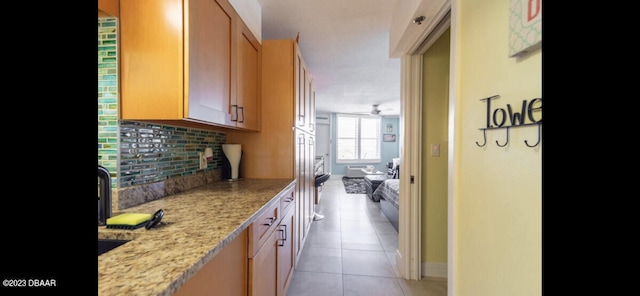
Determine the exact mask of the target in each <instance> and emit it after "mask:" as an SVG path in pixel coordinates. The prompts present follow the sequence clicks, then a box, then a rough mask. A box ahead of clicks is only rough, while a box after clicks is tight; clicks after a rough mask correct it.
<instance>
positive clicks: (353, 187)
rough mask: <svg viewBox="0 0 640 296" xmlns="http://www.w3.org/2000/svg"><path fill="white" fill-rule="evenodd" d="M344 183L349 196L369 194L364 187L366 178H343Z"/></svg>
mask: <svg viewBox="0 0 640 296" xmlns="http://www.w3.org/2000/svg"><path fill="white" fill-rule="evenodd" d="M342 183H344V190H346V191H347V193H349V194H367V191H366V189H365V187H364V178H347V177H342Z"/></svg>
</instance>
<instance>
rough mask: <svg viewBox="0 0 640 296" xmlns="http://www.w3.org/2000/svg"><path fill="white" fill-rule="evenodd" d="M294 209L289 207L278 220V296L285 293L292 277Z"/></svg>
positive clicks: (294, 255) (294, 254)
mask: <svg viewBox="0 0 640 296" xmlns="http://www.w3.org/2000/svg"><path fill="white" fill-rule="evenodd" d="M294 213H295V209H294V207H290V208H289V210H288V211H287V213H284V215H283V218H282V221H281V222H280V229H278V231H279V232H280V235H281V237H280V242H279V244H278V294H277V295H278V296H284V295H286V294H287V289H288V288H289V283H290V282H291V277H293V268H294V267H295V257H296V253H295V252H294V248H293V242H294V240H295V236H294V227H295V225H296V220H295V216H294Z"/></svg>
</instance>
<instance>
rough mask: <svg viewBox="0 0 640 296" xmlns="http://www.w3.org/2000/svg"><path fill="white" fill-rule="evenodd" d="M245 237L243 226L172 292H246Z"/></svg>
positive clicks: (194, 295) (190, 295)
mask: <svg viewBox="0 0 640 296" xmlns="http://www.w3.org/2000/svg"><path fill="white" fill-rule="evenodd" d="M247 241H248V240H247V230H245V231H243V232H242V233H241V234H240V235H239V236H238V237H236V238H235V239H234V240H233V241H232V242H231V243H229V244H228V245H227V246H226V247H224V249H222V251H221V252H220V253H218V254H217V255H216V256H215V257H213V259H211V261H209V262H208V263H207V264H206V265H205V266H203V267H202V269H200V271H198V273H196V274H195V275H194V276H192V277H191V278H190V279H189V280H188V281H187V282H186V283H185V284H184V285H183V286H182V287H180V289H178V291H176V293H174V294H173V295H176V296H199V295H247V277H248V271H247V246H248V242H247Z"/></svg>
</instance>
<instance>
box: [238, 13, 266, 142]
mask: <svg viewBox="0 0 640 296" xmlns="http://www.w3.org/2000/svg"><path fill="white" fill-rule="evenodd" d="M238 23H239V24H238V27H239V34H238V53H239V54H238V80H237V93H236V96H235V101H233V98H232V101H231V118H232V121H234V122H235V123H236V126H238V127H241V128H245V129H249V130H254V131H259V130H260V127H261V122H262V120H261V118H262V105H261V104H262V98H261V94H262V86H261V85H262V84H261V82H262V75H261V74H262V72H261V69H262V46H261V45H260V43H259V42H258V39H257V38H256V37H255V36H254V35H253V33H252V32H251V30H250V29H249V27H247V25H246V24H245V23H244V22H242V21H241V19H240V18H238Z"/></svg>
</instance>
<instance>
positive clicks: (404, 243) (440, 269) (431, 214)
mask: <svg viewBox="0 0 640 296" xmlns="http://www.w3.org/2000/svg"><path fill="white" fill-rule="evenodd" d="M437 23H438V24H437V25H436V26H435V27H434V28H433V29H432V30H431V31H430V32H427V33H426V34H425V35H424V36H426V37H425V38H424V39H423V40H419V41H418V42H417V44H416V46H415V47H414V48H416V49H415V50H413V51H412V52H410V53H408V55H406V56H404V57H403V63H402V67H403V71H402V80H403V81H404V82H403V93H404V95H403V101H402V107H401V109H402V116H403V120H402V122H403V135H404V136H403V138H404V141H403V148H402V152H401V154H402V160H401V164H402V165H401V173H400V174H401V175H402V176H407V178H401V189H400V190H401V192H402V200H401V202H400V209H399V215H400V217H399V224H400V227H399V228H400V229H399V237H398V252H397V254H396V262H397V265H398V268H399V269H400V272H401V274H402V275H403V277H404V278H406V279H414V280H420V279H422V278H424V277H438V278H447V277H448V274H449V270H448V256H449V252H450V250H449V236H448V216H449V206H448V191H449V176H450V173H449V159H450V157H449V155H448V154H449V151H450V148H449V146H450V145H452V144H453V143H452V142H451V141H450V139H449V131H450V128H451V127H450V126H449V124H448V123H449V114H450V111H449V110H450V104H449V96H450V94H449V89H450V83H449V82H450V81H449V77H450V70H449V69H450V66H449V65H450V60H451V58H450V51H451V48H450V47H451V45H450V44H451V41H450V29H449V28H450V23H451V22H450V14H449V13H446V14H445V16H444V17H443V18H442V19H441V20H440V21H439V22H437Z"/></svg>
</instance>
